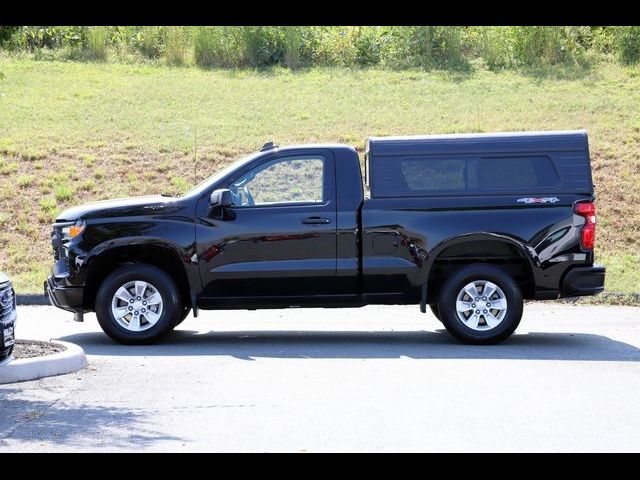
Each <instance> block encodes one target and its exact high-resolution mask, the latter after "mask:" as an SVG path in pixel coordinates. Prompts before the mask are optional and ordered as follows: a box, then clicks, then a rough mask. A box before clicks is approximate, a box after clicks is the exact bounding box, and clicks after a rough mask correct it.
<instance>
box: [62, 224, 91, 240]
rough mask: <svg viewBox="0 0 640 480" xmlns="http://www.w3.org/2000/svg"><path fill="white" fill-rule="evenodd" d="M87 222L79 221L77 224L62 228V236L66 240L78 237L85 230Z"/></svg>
mask: <svg viewBox="0 0 640 480" xmlns="http://www.w3.org/2000/svg"><path fill="white" fill-rule="evenodd" d="M85 225H86V224H85V223H84V222H81V221H78V223H76V224H75V225H70V226H68V227H63V228H62V238H63V239H65V240H68V239H71V238H74V237H77V236H78V235H80V234H81V233H82V232H83V231H84V227H85Z"/></svg>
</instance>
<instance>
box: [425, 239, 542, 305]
mask: <svg viewBox="0 0 640 480" xmlns="http://www.w3.org/2000/svg"><path fill="white" fill-rule="evenodd" d="M474 263H486V264H490V265H493V266H495V267H498V268H500V269H501V270H503V271H505V272H506V273H507V274H509V275H511V276H512V277H513V278H514V279H515V280H516V282H517V283H518V286H519V287H520V289H521V291H522V294H523V297H524V298H533V297H534V295H535V275H534V271H535V268H536V265H537V264H538V263H539V262H538V260H537V255H536V252H535V250H533V249H532V248H531V247H530V246H528V245H527V244H526V243H525V242H523V241H521V240H520V239H517V238H514V237H511V236H508V235H502V234H496V233H489V232H479V233H469V234H464V235H459V236H456V237H451V238H448V239H446V240H444V241H442V242H440V243H439V244H438V245H436V246H435V247H434V248H433V249H432V250H431V252H430V254H429V256H428V258H427V260H426V262H425V265H424V267H423V268H424V270H425V271H426V274H425V276H424V277H423V278H426V279H427V292H428V302H429V303H432V302H434V301H436V299H437V295H438V293H439V287H440V284H441V283H442V281H443V280H444V278H446V276H447V275H449V274H450V273H451V272H452V271H454V270H456V269H458V268H460V267H461V266H464V265H470V264H474Z"/></svg>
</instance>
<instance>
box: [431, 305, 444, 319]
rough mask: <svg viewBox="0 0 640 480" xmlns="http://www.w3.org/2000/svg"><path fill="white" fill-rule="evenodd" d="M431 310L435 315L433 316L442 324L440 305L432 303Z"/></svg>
mask: <svg viewBox="0 0 640 480" xmlns="http://www.w3.org/2000/svg"><path fill="white" fill-rule="evenodd" d="M429 308H430V309H431V313H433V316H434V317H436V319H438V321H440V322H441V321H442V319H441V318H440V311H439V310H438V304H437V303H430V304H429Z"/></svg>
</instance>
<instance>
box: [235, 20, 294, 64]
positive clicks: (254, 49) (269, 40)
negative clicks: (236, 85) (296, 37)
mask: <svg viewBox="0 0 640 480" xmlns="http://www.w3.org/2000/svg"><path fill="white" fill-rule="evenodd" d="M230 28H234V27H230ZM235 28H236V32H237V37H236V38H237V39H238V40H239V43H240V45H239V47H240V49H241V51H242V52H241V56H242V64H244V65H249V66H252V67H265V66H268V65H275V64H276V63H280V62H281V61H282V60H283V58H284V52H285V45H284V35H283V30H282V29H279V28H276V27H263V26H258V27H235ZM234 33H235V32H234Z"/></svg>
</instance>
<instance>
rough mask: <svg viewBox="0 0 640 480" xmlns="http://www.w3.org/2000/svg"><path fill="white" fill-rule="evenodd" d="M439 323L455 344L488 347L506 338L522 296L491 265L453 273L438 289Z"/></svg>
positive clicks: (513, 326) (512, 282)
mask: <svg viewBox="0 0 640 480" xmlns="http://www.w3.org/2000/svg"><path fill="white" fill-rule="evenodd" d="M438 311H439V313H440V319H441V321H442V323H443V324H444V326H445V328H446V329H447V331H448V332H449V333H451V334H452V335H453V336H454V337H456V338H457V339H458V340H460V341H462V342H464V343H469V344H473V345H489V344H495V343H499V342H501V341H503V340H504V339H506V338H507V337H509V336H510V335H511V334H512V333H513V332H514V331H515V329H516V328H517V327H518V325H519V323H520V319H521V318H522V293H521V292H520V288H519V287H518V284H517V283H516V282H515V280H514V279H513V278H511V276H509V275H507V274H506V273H505V272H503V271H502V270H500V269H498V268H496V267H494V266H492V265H484V264H478V265H470V266H468V267H463V268H461V269H459V270H457V271H455V272H454V273H453V274H452V275H451V276H449V278H447V280H446V281H445V282H444V285H443V286H442V290H441V291H440V298H439V300H438Z"/></svg>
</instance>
